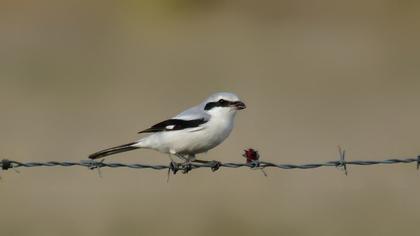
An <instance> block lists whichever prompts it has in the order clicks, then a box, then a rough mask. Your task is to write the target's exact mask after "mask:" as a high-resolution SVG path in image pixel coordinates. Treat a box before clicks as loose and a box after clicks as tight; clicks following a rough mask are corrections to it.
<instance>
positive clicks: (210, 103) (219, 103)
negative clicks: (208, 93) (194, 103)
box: [204, 99, 233, 111]
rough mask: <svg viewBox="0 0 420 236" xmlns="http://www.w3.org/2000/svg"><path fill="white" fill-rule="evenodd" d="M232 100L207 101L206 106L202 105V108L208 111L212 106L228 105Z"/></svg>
mask: <svg viewBox="0 0 420 236" xmlns="http://www.w3.org/2000/svg"><path fill="white" fill-rule="evenodd" d="M232 104H233V102H231V101H226V100H224V99H220V100H219V101H217V102H209V103H207V104H206V106H205V107H204V110H206V111H208V110H211V109H212V108H214V107H228V106H230V105H232Z"/></svg>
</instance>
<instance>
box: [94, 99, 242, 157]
mask: <svg viewBox="0 0 420 236" xmlns="http://www.w3.org/2000/svg"><path fill="white" fill-rule="evenodd" d="M245 108H246V106H245V104H244V103H243V102H242V101H241V100H240V99H239V97H238V96H236V95H235V94H233V93H216V94H213V95H211V96H210V97H209V98H207V99H206V100H205V101H204V102H203V103H201V104H200V105H197V106H194V107H191V108H189V109H187V110H186V111H184V112H182V113H180V114H178V115H177V116H175V117H173V118H171V119H168V120H165V121H162V122H160V123H158V124H156V125H153V126H152V127H150V128H148V129H146V130H143V131H140V132H139V133H151V134H150V135H148V136H146V137H144V138H142V139H140V140H138V141H136V142H132V143H129V144H124V145H121V146H117V147H113V148H108V149H105V150H102V151H99V152H96V153H94V154H92V155H90V156H89V158H90V159H97V158H101V157H105V156H109V155H113V154H117V153H121V152H126V151H131V150H135V149H139V148H147V149H153V150H156V151H159V152H162V153H167V154H170V155H175V156H177V157H179V158H181V159H183V160H185V161H186V162H192V161H196V162H208V161H202V160H197V159H195V156H196V154H199V153H203V152H207V151H208V150H210V149H212V148H214V147H216V146H217V145H219V144H221V143H222V142H223V141H224V140H225V139H226V138H227V137H228V136H229V134H230V133H231V131H232V129H233V123H234V118H235V115H236V112H237V111H238V110H242V109H245Z"/></svg>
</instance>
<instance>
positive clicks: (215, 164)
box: [193, 159, 222, 172]
mask: <svg viewBox="0 0 420 236" xmlns="http://www.w3.org/2000/svg"><path fill="white" fill-rule="evenodd" d="M193 162H197V163H203V164H210V165H211V170H212V171H213V172H214V171H216V170H218V169H219V168H220V166H222V163H221V162H220V161H215V160H213V161H205V160H198V159H194V160H193Z"/></svg>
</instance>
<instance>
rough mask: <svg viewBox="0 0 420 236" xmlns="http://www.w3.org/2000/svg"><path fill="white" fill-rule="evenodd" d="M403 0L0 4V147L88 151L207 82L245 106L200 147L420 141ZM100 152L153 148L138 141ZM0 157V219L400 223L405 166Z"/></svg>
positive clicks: (45, 225) (317, 158) (273, 152)
mask: <svg viewBox="0 0 420 236" xmlns="http://www.w3.org/2000/svg"><path fill="white" fill-rule="evenodd" d="M419 10H420V3H419V2H418V1H409V0H403V1H391V0H382V1H377V0H367V1H366V0H364V1H358V0H357V1H334V0H320V1H311V0H297V1H296V0H282V1H280V0H273V1H250V0H233V1H225V0H218V1H204V0H201V1H198V0H159V1H156V0H150V1H133V0H123V1H98V0H94V1H82V0H80V1H78V0H75V1H72V0H60V1H57V0H50V1H49V0H38V1H25V0H10V1H9V0H3V1H1V3H0V35H1V36H0V39H1V40H0V111H1V113H0V157H1V158H9V159H13V160H18V161H47V160H58V161H64V160H70V161H79V160H82V159H86V158H87V156H88V154H90V153H92V152H94V151H97V150H99V149H102V148H105V147H109V146H112V145H117V144H122V143H126V142H128V141H132V140H135V139H137V138H139V137H140V136H139V135H136V132H137V131H139V130H142V129H144V128H147V127H149V126H150V125H153V124H154V123H155V122H156V121H161V120H163V119H166V118H169V117H171V116H172V115H174V114H176V113H177V112H180V111H182V110H183V109H185V108H188V107H190V106H192V105H195V104H197V103H198V102H201V100H202V99H205V98H206V97H207V96H208V95H209V94H211V93H213V92H216V91H232V92H235V93H237V94H239V95H240V96H241V97H242V99H243V100H244V101H245V102H246V104H247V105H248V109H247V110H244V111H243V112H241V113H240V114H239V115H238V117H237V120H236V121H237V122H236V128H235V129H234V132H233V133H232V135H231V136H230V137H229V139H228V140H227V141H226V142H225V143H223V144H222V145H221V146H219V147H218V148H216V149H215V150H212V151H211V152H209V153H208V154H206V155H205V156H204V158H206V159H209V160H213V159H216V160H220V161H224V162H226V161H229V162H242V161H243V158H242V157H241V153H242V150H243V149H244V148H246V147H254V148H256V149H258V150H260V152H261V154H262V158H263V159H264V160H266V161H272V162H279V163H308V162H323V161H328V160H336V159H337V158H338V154H337V150H336V146H337V145H343V147H345V148H346V149H347V151H348V154H349V155H348V160H358V159H360V160H380V159H385V158H391V157H406V156H416V155H417V154H419V153H420V137H419V133H420V125H419V122H420V106H419V103H420V92H419V89H420V77H419V76H420V66H419V62H420V46H419V42H420V30H419V27H420V24H419V23H420V11H419ZM108 161H116V162H130V163H131V162H133V163H137V162H139V163H155V164H156V163H168V157H167V156H166V155H162V154H159V153H156V152H153V151H147V150H146V151H136V152H131V153H127V154H123V155H118V156H114V157H112V158H109V159H108ZM20 171H21V173H20V174H16V173H14V172H13V171H7V172H1V173H0V174H1V177H2V180H1V181H0V209H1V214H0V229H1V230H0V234H1V235H32V236H37V235H40V236H41V235H42V236H48V235H64V236H65V235H103V236H108V235H117V234H119V235H280V234H283V235H292V236H293V235H351V236H353V235H397V234H398V235H413V234H415V233H416V232H418V223H419V220H420V203H419V198H420V187H419V186H420V185H419V183H420V173H419V172H418V171H416V169H415V165H393V166H371V167H356V166H351V167H350V170H349V176H345V175H344V174H343V173H342V172H339V171H338V170H336V169H334V168H320V169H315V170H292V171H288V170H279V169H267V172H268V175H269V176H268V178H266V177H264V176H263V175H262V174H261V172H259V171H250V170H248V169H222V170H220V171H219V172H216V173H212V172H211V171H210V170H208V169H200V170H195V171H193V172H191V173H189V174H187V175H182V174H179V175H176V176H174V177H172V178H171V180H170V182H169V183H167V182H166V171H152V170H129V169H103V170H102V175H103V177H102V178H99V177H98V175H97V172H96V171H89V170H87V169H84V168H32V169H20Z"/></svg>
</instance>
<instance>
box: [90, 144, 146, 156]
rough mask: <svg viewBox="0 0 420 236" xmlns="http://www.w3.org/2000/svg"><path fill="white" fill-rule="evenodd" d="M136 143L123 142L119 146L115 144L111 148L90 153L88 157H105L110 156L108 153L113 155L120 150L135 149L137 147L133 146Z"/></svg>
mask: <svg viewBox="0 0 420 236" xmlns="http://www.w3.org/2000/svg"><path fill="white" fill-rule="evenodd" d="M135 144H137V143H128V144H124V145H120V146H116V147H112V148H108V149H105V150H102V151H99V152H95V153H93V154H91V155H90V156H89V158H90V159H98V158H101V157H106V156H110V155H114V154H117V153H120V152H128V151H131V150H135V149H138V148H139V147H136V146H134V145H135Z"/></svg>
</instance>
